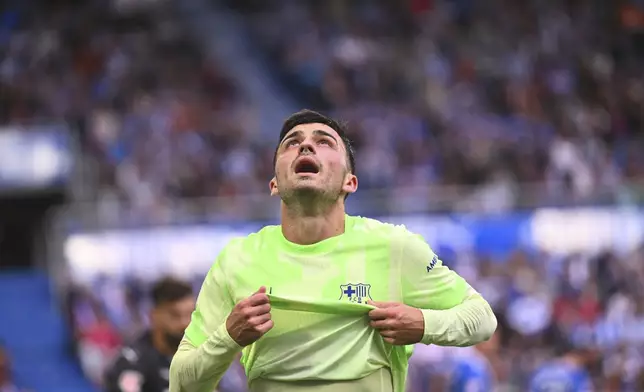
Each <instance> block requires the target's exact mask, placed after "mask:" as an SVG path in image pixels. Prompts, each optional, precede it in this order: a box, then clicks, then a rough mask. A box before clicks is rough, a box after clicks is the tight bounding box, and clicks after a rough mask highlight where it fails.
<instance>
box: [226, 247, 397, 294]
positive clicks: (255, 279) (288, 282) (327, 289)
mask: <svg viewBox="0 0 644 392" xmlns="http://www.w3.org/2000/svg"><path fill="white" fill-rule="evenodd" d="M392 253H393V252H392V250H391V249H390V247H389V245H388V243H387V242H386V241H382V240H371V241H368V240H365V241H362V242H357V243H353V244H349V245H339V246H338V247H336V248H334V249H332V250H330V251H328V252H324V253H310V254H306V253H294V252H288V251H285V250H282V249H274V250H270V251H267V252H263V253H261V254H257V255H254V256H253V258H254V259H253V260H249V262H248V263H246V264H245V265H246V266H245V267H244V268H241V269H239V270H238V271H236V276H235V281H236V282H238V284H237V285H236V288H235V290H234V291H235V292H234V294H233V295H234V296H235V300H236V301H239V300H241V299H243V298H245V297H247V296H248V295H249V294H250V293H253V292H255V291H256V290H257V289H258V288H259V287H260V286H266V288H267V290H268V291H269V292H270V293H271V294H274V295H279V296H285V297H288V296H292V297H305V298H311V299H322V300H341V301H347V302H357V303H364V302H366V301H367V300H370V299H371V300H374V301H390V300H392V301H393V300H398V299H399V298H398V297H399V292H400V284H399V282H400V278H399V276H400V274H399V271H397V263H396V262H395V260H394V255H392Z"/></svg>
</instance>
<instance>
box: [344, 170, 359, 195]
mask: <svg viewBox="0 0 644 392" xmlns="http://www.w3.org/2000/svg"><path fill="white" fill-rule="evenodd" d="M357 190H358V177H356V176H355V175H354V174H352V173H348V174H347V175H346V176H345V178H344V185H342V191H343V192H344V193H346V194H351V193H355V191H357Z"/></svg>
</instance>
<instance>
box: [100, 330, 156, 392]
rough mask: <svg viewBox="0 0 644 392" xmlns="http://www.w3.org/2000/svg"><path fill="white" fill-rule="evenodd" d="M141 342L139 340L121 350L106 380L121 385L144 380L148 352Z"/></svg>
mask: <svg viewBox="0 0 644 392" xmlns="http://www.w3.org/2000/svg"><path fill="white" fill-rule="evenodd" d="M141 340H142V339H137V340H136V341H133V342H131V343H129V344H126V345H125V346H123V347H122V348H121V350H120V351H119V353H118V355H117V356H116V357H115V358H114V361H113V362H112V364H111V366H109V368H108V369H107V371H106V379H107V380H109V382H112V383H119V384H120V383H121V382H127V383H134V382H135V379H137V380H139V381H142V380H143V378H144V377H143V373H144V365H145V363H146V356H147V355H148V350H147V348H146V347H145V345H144V344H143V342H142V341H141Z"/></svg>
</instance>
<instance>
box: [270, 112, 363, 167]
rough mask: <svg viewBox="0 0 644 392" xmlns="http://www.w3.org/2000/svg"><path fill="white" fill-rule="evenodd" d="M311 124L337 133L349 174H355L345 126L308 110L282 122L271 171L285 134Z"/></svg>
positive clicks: (350, 146)
mask: <svg viewBox="0 0 644 392" xmlns="http://www.w3.org/2000/svg"><path fill="white" fill-rule="evenodd" d="M313 123H320V124H324V125H326V126H328V127H329V128H331V129H333V130H334V131H336V132H337V133H338V135H339V136H340V139H342V142H343V143H344V147H345V149H346V150H347V161H348V162H349V170H350V171H351V174H356V158H355V152H354V151H353V145H352V144H351V140H350V139H349V137H348V136H347V126H346V124H342V123H340V122H339V121H336V120H334V119H332V118H330V117H327V116H325V115H323V114H321V113H318V112H315V111H313V110H309V109H302V110H300V111H299V112H297V113H293V114H291V115H290V116H289V117H288V118H287V119H286V120H284V124H283V125H282V130H281V131H280V137H279V140H278V141H277V147H275V154H274V155H273V170H274V169H275V164H276V163H277V151H278V150H279V148H280V143H282V140H284V137H285V136H286V134H287V133H288V132H289V131H290V130H291V129H293V128H295V127H296V126H298V125H302V124H313Z"/></svg>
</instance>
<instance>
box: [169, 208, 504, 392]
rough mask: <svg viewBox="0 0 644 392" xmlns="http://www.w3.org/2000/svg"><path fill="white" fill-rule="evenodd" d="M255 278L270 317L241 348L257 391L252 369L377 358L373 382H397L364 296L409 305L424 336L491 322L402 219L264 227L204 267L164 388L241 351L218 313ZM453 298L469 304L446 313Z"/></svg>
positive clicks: (323, 378) (359, 374) (332, 373)
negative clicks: (320, 236)
mask: <svg viewBox="0 0 644 392" xmlns="http://www.w3.org/2000/svg"><path fill="white" fill-rule="evenodd" d="M260 286H266V287H267V288H268V290H269V294H270V295H269V298H270V301H271V316H272V320H273V322H274V327H273V328H272V329H271V330H270V331H269V332H268V333H266V334H265V335H264V336H263V337H262V338H260V339H259V340H258V341H257V342H255V343H254V344H252V345H250V346H247V347H245V348H243V351H242V359H241V361H242V364H243V365H244V367H245V369H246V374H247V376H248V380H249V384H250V386H251V390H268V388H267V387H262V386H261V384H262V382H263V381H262V380H269V381H270V382H271V383H274V382H283V383H284V385H296V384H295V383H298V382H306V381H310V382H326V383H330V384H331V385H332V384H333V383H341V382H346V381H350V380H361V379H369V377H368V376H370V375H372V374H374V373H376V372H378V371H380V370H382V369H386V370H387V373H384V374H387V375H388V376H387V377H379V379H383V380H382V381H381V382H382V383H384V384H385V385H382V386H381V387H378V389H377V390H382V391H388V390H389V391H395V392H402V391H404V386H405V378H406V372H407V359H408V358H409V355H410V354H411V347H405V346H393V345H390V344H387V343H385V342H384V340H383V339H382V338H381V336H380V335H379V333H378V331H377V330H375V329H373V328H371V327H370V326H369V319H368V317H367V313H368V312H369V310H371V309H373V307H372V306H370V305H367V304H366V301H368V300H374V301H395V302H402V303H405V304H406V305H409V306H413V307H416V308H419V309H421V311H422V312H423V316H424V317H425V334H424V338H423V343H426V344H431V343H434V344H442V345H471V344H474V343H477V342H479V341H481V340H484V339H485V338H486V337H487V336H483V337H481V336H475V335H477V334H479V335H481V334H482V335H488V336H489V335H490V334H491V333H490V332H489V330H490V326H491V328H492V331H493V330H494V328H495V327H496V321H495V319H494V315H493V314H492V312H491V310H490V309H489V306H488V305H487V303H486V302H485V301H484V300H483V299H482V298H480V296H478V295H477V294H476V292H474V291H473V290H472V289H471V287H470V286H469V285H468V284H467V283H466V282H465V281H464V280H463V279H462V278H461V277H459V276H458V275H457V274H456V273H455V272H453V271H451V270H449V269H448V268H447V267H445V266H443V265H442V262H441V261H440V260H439V259H438V257H437V256H436V254H435V253H434V252H433V251H432V250H431V248H430V247H429V246H428V245H427V244H426V243H425V241H424V240H423V239H422V238H421V237H420V236H418V235H415V234H412V233H411V232H409V231H408V230H406V229H405V228H404V227H403V226H394V225H390V224H386V223H382V222H379V221H376V220H372V219H366V218H361V217H351V216H346V219H345V232H344V233H343V234H342V235H339V236H336V237H332V238H329V239H326V240H324V241H321V242H319V243H316V244H313V245H297V244H294V243H291V242H289V241H288V240H286V238H284V236H283V234H282V230H281V227H280V226H268V227H265V228H264V229H262V230H261V231H259V232H257V233H254V234H251V235H249V236H248V237H245V238H241V239H237V240H233V241H232V242H231V243H229V244H228V245H227V246H226V247H225V249H224V250H223V251H222V252H221V253H220V255H219V257H218V259H217V261H216V262H215V264H214V265H213V266H212V268H211V270H210V271H209V273H208V275H207V277H206V279H205V281H204V284H203V286H202V289H201V292H200V294H199V298H198V300H197V307H196V310H195V311H194V313H193V316H192V321H191V323H190V325H189V327H188V328H187V330H186V333H185V337H184V342H183V343H182V347H180V350H179V352H178V353H177V355H176V356H175V358H174V360H173V366H172V369H171V381H170V382H171V391H172V392H179V391H191V392H192V391H202V390H203V391H212V386H213V385H214V383H216V381H217V380H218V379H219V378H220V377H221V375H222V374H223V372H224V371H225V370H226V368H227V367H228V365H229V364H230V363H231V361H232V360H233V358H234V357H235V355H236V354H237V353H238V352H239V350H241V347H239V346H238V345H237V344H236V343H235V342H234V341H233V340H232V339H231V338H230V336H229V335H228V332H227V330H226V326H225V322H226V318H227V316H228V314H229V313H230V312H231V310H232V308H233V307H234V305H235V304H236V303H237V302H239V301H241V300H242V299H244V298H247V297H248V296H249V295H251V294H252V293H254V292H256V291H257V289H258V288H259V287H260ZM468 298H469V299H473V300H472V301H466V299H468ZM465 302H471V303H472V304H470V305H469V307H467V306H466V307H465V308H463V309H461V311H460V312H459V313H458V314H457V313H455V312H450V311H448V310H455V309H457V308H458V307H457V305H461V304H464V303H465ZM492 324H493V325H492ZM198 356H203V357H202V360H201V362H200V361H199V360H197V359H195V358H197V357H198ZM206 356H208V359H203V358H205V357H206ZM190 358H192V359H190ZM389 375H390V376H389ZM373 379H374V377H371V381H370V382H373ZM289 383H293V384H289ZM254 385H256V386H257V387H256V388H254V387H253V386H254ZM209 388H210V389H209ZM371 388H373V387H371ZM282 389H284V388H282Z"/></svg>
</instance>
